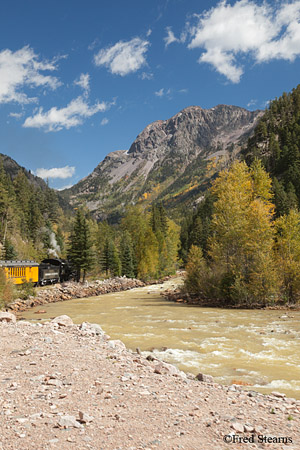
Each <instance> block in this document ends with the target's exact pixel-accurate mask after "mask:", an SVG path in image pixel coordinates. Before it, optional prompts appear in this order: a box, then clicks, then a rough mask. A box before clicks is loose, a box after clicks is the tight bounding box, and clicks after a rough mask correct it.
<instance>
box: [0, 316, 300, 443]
mask: <svg viewBox="0 0 300 450" xmlns="http://www.w3.org/2000/svg"><path fill="white" fill-rule="evenodd" d="M57 322H58V323H50V322H49V323H46V324H44V325H42V324H33V323H29V322H24V321H19V322H17V323H6V322H1V323H0V345H1V360H0V427H1V428H0V429H1V437H0V449H1V450H52V449H53V450H54V449H57V450H71V449H74V450H88V449H89V450H90V449H92V450H102V449H103V450H117V449H118V450H137V449H143V450H147V449H159V450H162V449H168V450H172V449H174V450H175V449H186V450H229V449H257V448H269V449H276V450H281V449H290V450H292V449H293V450H299V449H300V431H299V425H300V401H296V400H293V399H287V398H285V397H284V395H281V394H280V393H276V392H275V393H273V395H270V396H264V395H262V394H258V393H256V392H253V391H246V390H243V388H241V387H240V386H229V387H228V386H220V385H218V384H216V383H214V382H213V381H212V380H210V379H209V378H208V381H209V382H202V381H198V380H195V378H194V377H193V376H192V375H186V374H184V373H182V372H180V371H179V370H177V369H176V368H175V367H174V366H171V365H169V364H166V363H163V362H160V361H157V360H152V361H149V360H147V359H145V358H144V356H142V355H140V354H139V353H133V352H131V351H128V350H126V348H125V346H124V344H123V343H122V342H120V341H113V340H110V339H109V336H107V335H106V334H105V333H104V332H103V331H102V330H101V328H100V327H99V325H91V324H87V323H84V324H82V325H79V326H78V325H72V324H71V320H69V321H68V319H65V323H66V324H67V323H70V325H65V326H64V325H63V322H64V320H63V319H58V320H57ZM59 323H61V324H59Z"/></svg>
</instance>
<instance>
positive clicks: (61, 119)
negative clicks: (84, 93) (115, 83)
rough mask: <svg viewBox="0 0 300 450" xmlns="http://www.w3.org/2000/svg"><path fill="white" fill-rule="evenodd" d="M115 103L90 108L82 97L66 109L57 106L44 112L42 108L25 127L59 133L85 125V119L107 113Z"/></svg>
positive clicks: (25, 123) (30, 118) (28, 118)
mask: <svg viewBox="0 0 300 450" xmlns="http://www.w3.org/2000/svg"><path fill="white" fill-rule="evenodd" d="M112 104H114V103H105V102H102V103H99V102H97V103H96V104H95V105H93V106H90V105H89V104H88V103H87V102H86V100H85V99H84V98H82V97H77V98H76V99H74V100H72V101H71V102H70V103H69V104H68V106H66V107H65V108H61V109H58V108H57V107H56V106H54V107H53V108H51V109H50V110H49V111H46V112H44V111H43V108H40V109H39V110H38V112H37V113H36V114H35V115H34V116H31V117H27V119H26V120H25V122H24V124H23V127H25V128H44V129H45V131H59V130H62V129H63V128H66V129H69V128H71V127H75V126H77V125H81V124H82V123H83V119H85V118H88V117H91V116H93V115H94V114H96V113H98V112H100V111H101V112H104V111H106V110H107V109H108V108H109V107H110V106H111V105H112Z"/></svg>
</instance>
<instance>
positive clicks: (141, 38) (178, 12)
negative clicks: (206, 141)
mask: <svg viewBox="0 0 300 450" xmlns="http://www.w3.org/2000/svg"><path fill="white" fill-rule="evenodd" d="M0 38H1V39H0V152H1V153H4V154H7V155H9V156H11V157H12V158H14V159H15V160H16V161H17V162H18V163H19V164H21V165H23V166H25V167H26V168H27V169H30V170H31V171H32V172H34V173H36V174H39V175H40V176H43V177H44V178H48V179H49V184H50V186H52V187H55V188H58V189H60V188H62V187H64V186H69V185H72V184H74V183H76V182H77V181H79V180H80V179H81V178H83V177H85V176H86V175H88V174H89V173H90V172H91V171H92V170H93V169H94V168H95V167H96V166H97V164H98V163H99V162H100V161H101V160H103V159H104V157H105V156H106V155H107V154H108V153H109V152H111V151H114V150H119V149H124V150H125V149H128V148H129V146H130V145H131V143H132V142H133V141H134V139H135V138H136V136H137V135H138V134H139V133H140V132H141V131H142V130H143V128H144V127H145V126H146V125H148V124H149V123H151V122H153V121H155V120H161V119H163V120H164V119H168V118H169V117H171V116H173V115H174V114H176V113H177V112H179V111H180V110H181V109H183V108H185V107H187V106H190V105H199V106H201V107H203V108H211V107H213V106H215V105H217V104H231V105H237V106H241V107H244V108H247V109H251V110H253V109H264V108H265V106H266V105H267V102H268V101H269V100H271V99H273V98H275V97H279V96H280V95H281V94H282V93H283V92H284V91H286V92H289V91H290V90H291V89H292V88H294V87H296V86H297V84H298V83H299V75H300V70H299V69H300V58H299V56H300V1H293V2H290V1H274V0H273V1H272V2H271V1H269V2H262V1H250V0H240V1H225V0H224V1H200V0H198V1H195V0H151V2H150V1H146V0H127V1H126V2H125V1H124V0H98V1H96V0H85V1H81V0H76V1H74V0H73V1H71V0H64V1H63V2H61V1H57V0H52V1H51V2H41V1H40V0H38V1H37V0H27V1H26V2H24V1H23V0H10V1H8V0H2V2H1V6H0Z"/></svg>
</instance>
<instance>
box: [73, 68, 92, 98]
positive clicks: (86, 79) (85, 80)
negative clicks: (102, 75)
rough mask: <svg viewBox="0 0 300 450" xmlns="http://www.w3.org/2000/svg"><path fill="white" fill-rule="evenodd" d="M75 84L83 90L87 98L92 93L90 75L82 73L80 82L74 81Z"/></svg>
mask: <svg viewBox="0 0 300 450" xmlns="http://www.w3.org/2000/svg"><path fill="white" fill-rule="evenodd" d="M74 84H75V85H76V86H80V87H81V88H82V89H83V91H84V94H85V96H87V95H88V93H89V91H90V75H89V74H88V73H82V74H81V75H80V77H79V80H75V81H74Z"/></svg>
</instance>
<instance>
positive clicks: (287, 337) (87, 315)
mask: <svg viewBox="0 0 300 450" xmlns="http://www.w3.org/2000/svg"><path fill="white" fill-rule="evenodd" d="M174 283H175V284H176V280H169V281H168V282H166V283H164V285H154V286H147V287H144V288H136V289H132V290H130V291H124V292H118V293H112V294H106V295H101V296H99V297H91V298H84V299H75V300H69V301H65V302H59V303H50V304H47V305H43V306H42V307H41V306H40V307H36V308H32V309H30V310H29V311H26V312H24V313H22V316H23V317H24V318H25V319H26V320H45V319H49V318H53V317H56V316H59V315H61V314H67V315H68V316H70V317H71V318H72V319H73V321H74V323H81V322H84V321H88V322H91V323H98V324H100V325H101V327H102V328H103V329H104V331H105V332H106V333H107V334H109V335H110V336H111V338H113V339H121V340H122V341H123V342H124V343H125V345H126V347H127V348H130V349H133V350H135V349H136V348H137V347H139V348H140V349H141V351H144V352H150V351H152V354H153V356H155V357H157V358H160V359H163V360H165V361H167V362H170V363H172V364H175V365H176V366H178V367H179V368H180V369H181V370H184V371H186V372H191V373H193V374H195V375H196V374H197V373H199V372H202V373H205V374H208V375H212V376H213V377H214V378H215V381H217V382H219V383H222V384H232V383H237V384H247V385H249V389H252V390H257V391H260V392H264V393H270V392H272V391H280V392H283V393H285V394H286V395H287V396H289V397H294V398H297V399H300V311H295V312H294V311H290V312H284V311H270V310H227V309H218V308H199V307H194V306H188V305H185V304H178V303H173V302H169V301H166V300H165V299H164V298H163V297H162V296H160V292H161V291H162V290H163V289H168V288H170V287H171V286H172V285H174ZM41 309H43V310H45V311H46V313H45V314H36V312H37V311H38V310H41Z"/></svg>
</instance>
